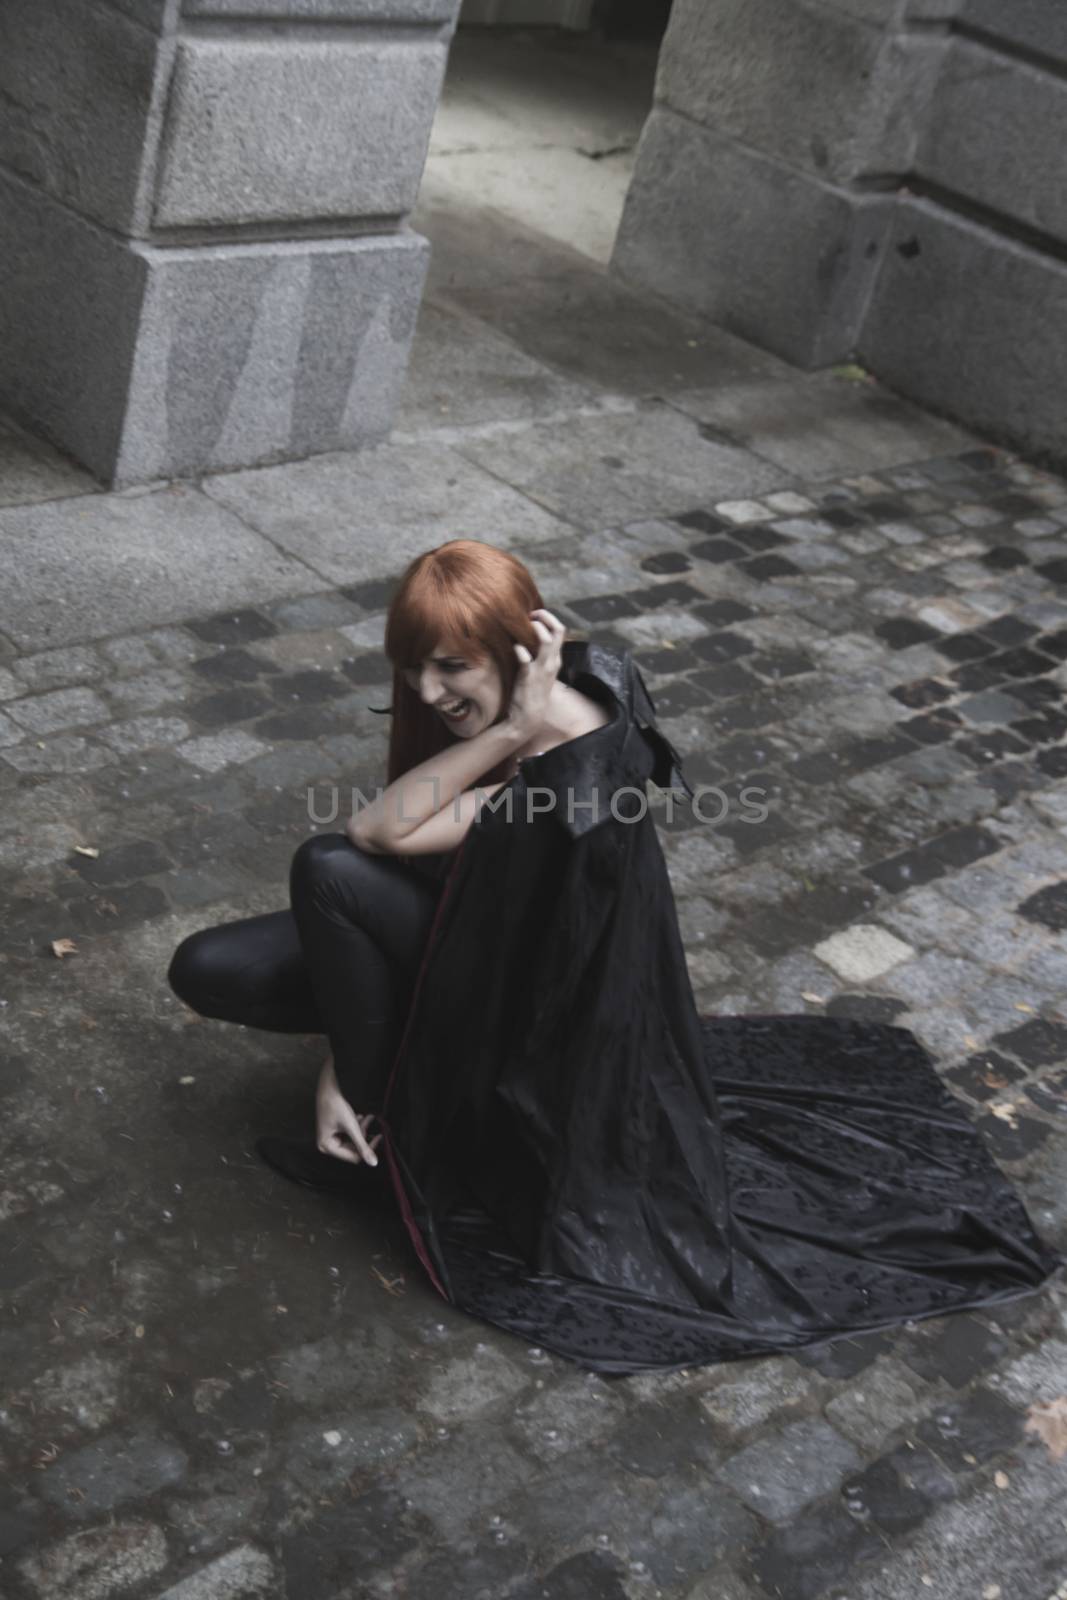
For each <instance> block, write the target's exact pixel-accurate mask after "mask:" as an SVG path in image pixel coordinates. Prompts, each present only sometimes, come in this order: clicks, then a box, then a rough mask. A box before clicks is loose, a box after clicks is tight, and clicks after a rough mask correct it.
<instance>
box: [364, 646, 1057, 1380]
mask: <svg viewBox="0 0 1067 1600" xmlns="http://www.w3.org/2000/svg"><path fill="white" fill-rule="evenodd" d="M560 676H561V677H562V678H563V680H564V681H565V682H567V683H570V684H572V685H573V686H575V687H576V688H578V689H580V690H582V691H583V692H585V693H586V694H589V695H591V696H594V697H595V698H596V699H598V700H599V701H601V702H602V703H603V704H604V705H606V706H607V707H608V708H609V709H610V710H611V712H612V713H613V716H612V721H611V722H610V724H609V725H607V726H605V727H603V728H600V729H597V730H595V731H594V732H592V733H588V734H585V735H584V736H582V737H581V738H579V739H576V740H573V741H572V742H570V743H569V744H566V745H561V746H559V747H557V748H556V749H554V750H550V751H548V752H546V753H545V754H544V755H541V756H538V757H535V758H531V759H528V760H526V761H523V762H522V763H521V764H520V769H519V773H518V775H517V776H516V778H514V779H513V780H512V782H511V784H510V785H509V786H508V788H507V789H506V790H502V791H501V796H505V795H506V794H507V793H508V792H509V791H510V794H511V802H512V804H511V815H510V819H509V817H508V814H507V811H506V810H505V809H504V806H505V805H506V801H501V798H500V796H498V803H499V804H500V809H499V810H497V811H495V812H490V811H488V810H486V811H483V812H482V814H481V816H480V817H479V819H478V821H477V822H476V823H475V824H474V825H473V826H472V827H471V829H470V831H469V832H468V834H467V836H466V838H465V839H464V841H463V844H462V846H461V847H460V849H459V850H458V852H456V854H455V856H454V857H453V858H452V863H451V867H450V870H449V871H448V875H447V877H446V879H445V882H444V887H443V890H442V894H441V898H440V902H439V906H438V911H437V916H436V919H435V922H434V925H433V928H432V930H431V933H430V935H429V938H428V940H427V944H426V948H425V953H424V956H423V961H422V967H421V971H420V974H419V978H418V982H417V985H416V989H415V994H414V998H413V1001H412V1005H411V1008H410V1011H409V1014H408V1018H407V1023H406V1026H405V1030H404V1034H403V1038H402V1042H401V1044H400V1048H399V1051H398V1054H397V1058H396V1061H395V1064H394V1067H393V1071H392V1075H391V1079H390V1085H389V1090H388V1093H387V1097H386V1102H385V1106H384V1108H383V1114H382V1118H381V1126H382V1128H383V1131H384V1133H385V1139H384V1148H385V1151H386V1155H387V1159H388V1169H389V1172H390V1175H391V1177H392V1180H393V1183H394V1186H395V1189H396V1193H397V1198H398V1200H399V1203H400V1207H401V1211H402V1214H403V1216H404V1220H405V1223H406V1225H407V1228H408V1231H409V1232H410V1234H411V1237H412V1240H413V1243H414V1245H415V1248H416V1250H417V1252H418V1255H419V1257H420V1259H421V1261H422V1263H423V1265H424V1267H425V1268H426V1270H427V1272H428V1273H429V1275H430V1277H431V1279H432V1281H433V1283H434V1284H435V1286H436V1287H437V1288H438V1290H439V1291H440V1292H441V1293H442V1294H443V1295H444V1296H445V1297H446V1298H447V1299H448V1300H449V1301H451V1302H452V1303H453V1304H454V1305H456V1306H457V1307H459V1308H461V1309H462V1310H464V1311H467V1312H469V1313H471V1314H472V1315H474V1316H476V1317H480V1318H483V1319H485V1320H486V1321H488V1322H491V1323H495V1324H497V1325H499V1326H500V1327H502V1328H506V1329H509V1330H510V1331H511V1332H513V1333H515V1334H517V1335H519V1336H520V1337H521V1338H523V1339H524V1340H526V1341H527V1342H528V1343H529V1344H531V1345H539V1346H542V1347H544V1348H546V1349H549V1350H552V1351H555V1352H557V1353H558V1354H560V1355H562V1356H565V1357H568V1358H570V1359H572V1360H574V1361H576V1362H578V1363H579V1364H580V1365H582V1366H583V1367H586V1368H589V1369H591V1370H595V1371H599V1372H604V1373H628V1372H638V1371H642V1370H646V1369H651V1368H671V1367H684V1366H692V1365H697V1364H699V1363H703V1362H709V1361H721V1360H729V1359H733V1358H737V1357H742V1356H751V1355H755V1354H757V1353H761V1352H768V1351H781V1350H789V1349H792V1348H794V1347H796V1346H799V1345H806V1344H814V1343H821V1342H823V1341H825V1340H827V1339H832V1338H834V1337H837V1336H839V1335H843V1334H847V1333H854V1332H856V1331H858V1330H861V1329H873V1328H880V1327H885V1326H887V1325H890V1324H895V1323H900V1322H903V1321H905V1320H909V1319H913V1318H921V1317H928V1316H935V1315H938V1314H942V1313H945V1312H949V1311H956V1310H961V1309H963V1308H964V1307H975V1306H986V1305H990V1304H993V1303H994V1302H996V1301H999V1300H1005V1299H1011V1298H1015V1297H1016V1296H1018V1295H1021V1294H1025V1293H1028V1292H1030V1291H1032V1290H1034V1289H1036V1288H1038V1287H1039V1286H1040V1285H1041V1284H1042V1283H1043V1282H1044V1281H1045V1280H1046V1279H1047V1278H1048V1277H1049V1275H1050V1274H1051V1273H1052V1272H1053V1271H1055V1270H1056V1269H1057V1267H1058V1266H1060V1265H1061V1264H1062V1263H1061V1258H1060V1257H1059V1256H1058V1255H1057V1254H1056V1253H1055V1252H1054V1251H1053V1250H1051V1249H1050V1248H1049V1247H1048V1246H1047V1245H1046V1244H1044V1243H1043V1242H1042V1241H1041V1240H1040V1239H1039V1238H1038V1237H1037V1235H1036V1234H1035V1232H1034V1229H1033V1227H1032V1225H1031V1222H1030V1219H1029V1217H1028V1216H1027V1213H1026V1211H1025V1209H1024V1207H1023V1205H1022V1203H1021V1201H1020V1200H1019V1198H1018V1196H1017V1195H1016V1193H1015V1191H1014V1189H1013V1188H1012V1186H1011V1185H1010V1183H1009V1182H1008V1180H1007V1179H1006V1177H1005V1176H1004V1175H1003V1174H1002V1173H1001V1172H1000V1170H999V1168H998V1167H997V1166H996V1164H995V1163H994V1161H993V1159H992V1157H991V1156H990V1154H989V1152H988V1151H987V1149H986V1147H985V1145H984V1144H983V1142H982V1140H981V1138H980V1136H979V1134H978V1133H977V1131H976V1130H975V1128H974V1127H973V1125H972V1123H971V1122H970V1120H969V1118H968V1115H967V1113H966V1111H965V1110H964V1108H963V1106H962V1105H961V1104H960V1103H959V1102H958V1101H957V1100H956V1099H955V1098H954V1097H953V1096H952V1095H951V1093H950V1092H949V1091H948V1090H947V1089H946V1088H945V1087H944V1085H943V1084H942V1082H941V1080H940V1079H939V1078H938V1076H937V1074H936V1072H935V1070H934V1068H933V1066H932V1064H931V1061H930V1058H929V1057H928V1056H927V1054H926V1053H925V1051H924V1050H923V1048H922V1046H921V1045H920V1044H919V1042H918V1041H917V1040H916V1038H915V1037H914V1035H913V1034H911V1033H909V1032H907V1031H906V1030H904V1029H901V1028H896V1027H890V1026H887V1025H885V1024H874V1023H868V1022H858V1021H850V1020H837V1019H831V1018H825V1017H808V1016H771V1017H712V1016H701V1015H699V1014H698V1012H697V1010H696V1004H695V1001H694V998H693V992H692V989H691V986H690V982H689V976H688V972H687V968H686V961H685V954H684V950H683V947H682V941H681V936H680V932H679V928H678V920H677V914H676V910H675V904H674V898H673V895H672V892H671V887H670V881H669V878H668V876H667V871H666V865H665V862H664V858H663V853H662V850H661V847H660V843H659V839H658V836H657V832H656V826H655V822H654V821H653V818H652V816H651V814H648V813H646V814H645V815H643V816H642V817H641V818H640V820H633V819H634V817H635V816H636V814H637V813H638V812H640V811H641V810H642V809H643V801H642V797H643V795H644V793H645V784H646V780H647V779H648V778H651V779H652V781H653V782H654V783H655V784H657V785H658V786H659V787H660V788H667V787H671V786H673V787H675V788H678V787H679V786H682V787H684V788H685V789H686V790H687V791H688V792H689V793H690V794H691V793H692V791H691V790H689V788H688V785H687V784H686V781H685V778H684V775H683V773H682V771H681V764H680V760H679V757H678V754H677V752H676V751H675V749H674V747H673V746H672V745H671V744H670V743H669V742H668V741H667V740H666V738H665V737H664V736H663V735H662V733H660V732H659V730H658V729H657V728H656V726H655V716H654V706H653V703H652V701H651V699H650V698H649V695H648V692H647V690H646V689H645V686H644V683H643V681H642V679H641V675H640V672H639V671H638V669H637V668H636V666H635V665H634V664H633V662H632V660H631V658H630V656H629V654H626V655H623V656H619V655H617V654H615V653H613V652H611V651H609V650H607V649H604V648H603V647H600V646H597V645H595V644H584V643H568V644H566V645H564V647H563V667H562V670H561V673H560ZM627 790H628V791H629V792H628V793H624V792H621V791H627ZM613 796H614V813H613V810H612V797H613ZM594 803H595V804H596V805H597V811H596V812H594V810H593V809H592V806H593V804H594Z"/></svg>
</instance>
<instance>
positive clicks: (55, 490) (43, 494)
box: [0, 420, 97, 506]
mask: <svg viewBox="0 0 1067 1600" xmlns="http://www.w3.org/2000/svg"><path fill="white" fill-rule="evenodd" d="M96 489H97V484H96V483H95V482H94V481H93V479H92V478H91V477H90V476H89V474H88V473H87V472H86V471H85V470H84V469H83V468H81V467H78V466H75V464H74V463H73V462H72V461H68V460H67V459H66V457H65V456H62V455H60V453H59V451H58V450H54V449H52V447H51V446H50V445H48V444H45V443H44V441H43V440H40V439H33V438H30V437H29V435H28V434H25V433H23V432H21V430H19V429H17V428H15V427H14V425H13V424H10V423H6V422H4V421H3V420H0V506H21V505H29V504H32V503H33V502H34V501H40V500H58V499H61V498H62V497H63V496H64V495H79V494H93V493H94V492H95V491H96Z"/></svg>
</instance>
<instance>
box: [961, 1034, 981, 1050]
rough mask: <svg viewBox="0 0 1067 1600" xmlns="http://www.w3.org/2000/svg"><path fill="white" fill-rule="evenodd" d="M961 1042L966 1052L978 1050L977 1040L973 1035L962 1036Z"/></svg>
mask: <svg viewBox="0 0 1067 1600" xmlns="http://www.w3.org/2000/svg"><path fill="white" fill-rule="evenodd" d="M963 1042H964V1044H965V1045H966V1046H967V1048H968V1050H977V1049H978V1040H977V1039H976V1038H975V1036H974V1034H973V1033H965V1034H964V1035H963Z"/></svg>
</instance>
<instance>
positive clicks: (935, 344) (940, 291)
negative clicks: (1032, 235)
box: [860, 200, 1067, 463]
mask: <svg viewBox="0 0 1067 1600" xmlns="http://www.w3.org/2000/svg"><path fill="white" fill-rule="evenodd" d="M1065 339H1067V265H1064V263H1063V262H1061V261H1058V260H1054V259H1052V258H1051V257H1047V256H1042V255H1040V254H1038V252H1036V251H1034V250H1031V249H1028V248H1027V247H1026V246H1023V245H1019V244H1016V243H1015V242H1014V241H1012V240H1010V239H1006V238H1001V237H998V236H997V235H995V234H993V233H991V232H990V231H989V230H988V229H986V228H983V227H978V226H976V225H974V224H972V223H970V222H968V221H966V220H964V219H962V218H960V217H958V216H954V215H952V214H950V213H949V212H946V211H944V210H942V209H941V208H939V207H937V206H934V205H932V204H930V203H929V202H926V201H922V200H911V201H909V202H907V203H906V204H901V205H900V206H899V208H898V211H897V215H896V217H895V219H894V225H893V242H892V248H890V249H889V250H888V251H887V253H886V257H885V266H884V269H883V272H882V275H881V278H880V280H879V283H878V288H877V292H876V294H875V296H874V299H873V301H872V305H871V310H870V314H869V316H868V318H867V320H866V323H865V326H864V329H863V334H862V338H861V341H860V355H861V359H863V360H864V362H865V364H866V365H867V366H869V367H870V368H871V370H872V371H873V372H876V373H877V374H878V376H879V377H880V378H882V379H883V380H884V381H885V382H886V383H889V384H891V385H892V386H893V387H894V388H895V389H898V390H900V391H901V392H902V393H904V394H907V395H909V396H910V397H911V398H912V399H914V400H918V401H919V402H920V403H922V404H924V405H928V406H930V407H932V408H933V409H935V410H938V411H942V412H946V413H948V414H949V415H950V416H955V417H957V418H959V419H960V420H962V421H964V422H966V423H967V424H968V425H969V426H971V427H974V428H976V429H978V430H980V431H982V432H985V433H987V434H989V435H990V436H991V437H992V438H994V439H999V440H1002V441H1005V442H1008V443H1010V444H1013V445H1016V446H1018V447H1020V448H1021V449H1023V450H1025V451H1027V452H1029V453H1031V454H1036V455H1038V456H1042V457H1046V458H1048V459H1051V460H1052V461H1059V462H1061V463H1062V462H1064V461H1067V439H1065V437H1064V431H1063V399H1062V396H1063V373H1062V352H1063V348H1064V342H1065Z"/></svg>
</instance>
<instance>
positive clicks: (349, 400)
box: [0, 0, 458, 484]
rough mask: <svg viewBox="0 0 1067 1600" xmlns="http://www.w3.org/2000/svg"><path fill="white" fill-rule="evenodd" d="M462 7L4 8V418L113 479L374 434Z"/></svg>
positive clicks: (417, 248) (406, 308) (415, 273)
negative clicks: (412, 220) (7, 414)
mask: <svg viewBox="0 0 1067 1600" xmlns="http://www.w3.org/2000/svg"><path fill="white" fill-rule="evenodd" d="M457 9H458V0H185V3H184V5H179V0H5V3H4V5H3V7H2V8H0V104H3V105H4V106H5V108H6V112H5V118H4V121H3V126H2V128H0V216H2V218H3V220H2V222H0V348H2V349H3V350H4V352H5V355H4V361H3V366H2V369H0V405H2V406H4V407H5V408H6V409H8V410H10V411H11V412H13V413H14V414H15V415H16V416H17V417H19V418H20V419H21V420H23V421H24V422H26V423H27V424H28V425H29V426H30V427H33V428H36V429H37V430H39V431H42V432H44V433H46V434H47V435H48V436H50V437H51V438H52V439H53V440H54V441H55V442H56V443H57V444H59V445H60V446H61V447H63V448H64V449H66V450H68V451H69V452H70V453H71V454H72V455H74V456H76V457H77V458H78V459H79V460H81V461H83V462H85V464H86V465H88V466H89V467H90V468H91V469H92V470H93V471H94V472H96V473H97V474H98V475H99V476H101V477H102V478H104V479H106V480H108V481H110V482H112V483H118V484H121V483H129V482H136V481H143V480H147V479H152V478H158V477H168V476H174V475H180V474H184V473H195V472H200V471H203V470H210V469H212V468H220V467H232V466H241V465H248V464H251V463H254V462H262V461H268V460H274V459H282V458H285V457H289V456H299V455H306V454H310V453H312V452H315V451H321V450H330V449H337V448H351V447H355V446H359V445H363V444H368V443H372V442H374V441H376V440H378V439H381V438H382V437H383V436H384V435H385V433H386V432H387V430H388V427H389V423H390V420H391V417H392V413H393V410H394V408H395V404H396V401H397V398H398V395H399V389H400V385H401V382H402V379H403V374H404V371H405V368H406V364H407V357H408V350H409V346H410V341H411V337H412V333H413V331H414V326H415V319H416V315H417V311H418V305H419V298H420V295H421V290H422V282H423V278H424V275H425V266H426V252H427V247H426V244H425V241H423V240H422V239H421V238H420V237H419V236H418V235H416V234H414V233H412V232H411V231H410V230H409V229H408V228H407V227H406V225H405V223H406V217H407V214H408V212H409V211H410V209H411V207H412V205H413V204H414V200H415V196H416V193H417V190H418V185H419V180H420V177H421V174H422V167H423V162H424V160H425V156H426V148H427V144H428V141H429V135H430V127H431V123H432V120H433V116H434V112H435V110H436V105H437V98H438V94H439V90H440V84H441V79H442V76H443V73H444V67H445V60H446V55H447V47H448V39H449V37H450V34H451V30H452V27H453V26H454V22H455V13H456V11H457Z"/></svg>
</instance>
